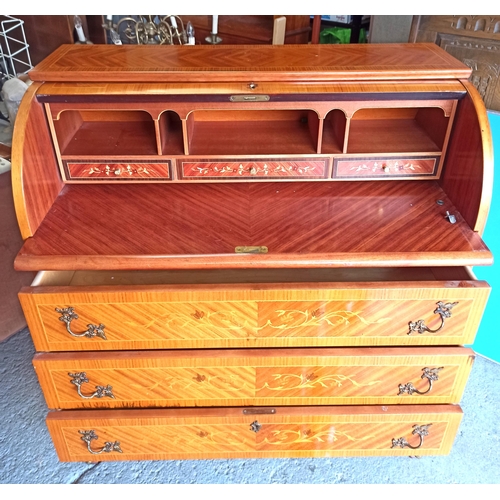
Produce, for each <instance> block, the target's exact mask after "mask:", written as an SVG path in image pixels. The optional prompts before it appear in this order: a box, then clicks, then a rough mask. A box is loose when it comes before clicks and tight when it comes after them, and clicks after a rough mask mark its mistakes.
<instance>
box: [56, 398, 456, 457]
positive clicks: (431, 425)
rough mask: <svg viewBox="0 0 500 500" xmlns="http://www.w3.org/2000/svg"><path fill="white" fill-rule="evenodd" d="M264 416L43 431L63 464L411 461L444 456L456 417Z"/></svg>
mask: <svg viewBox="0 0 500 500" xmlns="http://www.w3.org/2000/svg"><path fill="white" fill-rule="evenodd" d="M263 411H265V412H266V413H261V412H259V409H256V408H249V409H241V408H235V409H222V410H221V409H213V410H210V409H199V410H191V409H189V410H188V409H186V410H182V409H180V410H93V411H92V410H90V411H88V410H87V411H86V410H83V411H82V410H80V411H62V412H50V413H49V415H48V417H47V425H48V428H49V431H50V434H51V436H52V439H53V441H54V444H55V447H56V450H57V453H58V455H59V459H60V460H61V461H63V462H80V461H81V462H88V461H117V460H168V459H176V460H177V459H215V458H286V457H333V456H360V455H364V456H387V455H392V456H402V455H403V456H408V455H410V456H412V455H416V454H418V455H443V454H447V453H449V451H450V449H451V446H452V443H453V440H454V438H455V435H456V432H457V430H458V426H459V424H460V420H461V416H462V412H461V410H460V408H459V407H458V406H453V405H448V406H446V405H445V406H440V405H434V406H399V407H391V406H385V407H382V408H378V407H375V408H373V407H363V406H362V407H343V408H338V407H327V408H319V409H318V408H314V407H303V408H267V409H264V410H263ZM106 443H107V444H106ZM408 445H409V446H412V447H414V448H415V447H416V448H417V449H416V450H415V449H413V448H410V447H409V446H408Z"/></svg>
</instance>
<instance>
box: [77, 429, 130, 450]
mask: <svg viewBox="0 0 500 500" xmlns="http://www.w3.org/2000/svg"><path fill="white" fill-rule="evenodd" d="M78 432H79V433H80V434H82V437H81V439H82V441H85V442H86V443H87V449H88V450H89V452H90V453H92V455H100V454H101V453H110V452H112V451H118V452H119V453H123V451H122V450H121V448H120V442H119V441H115V442H114V443H111V442H109V441H107V442H106V443H104V446H103V447H102V448H101V449H100V450H93V449H92V448H91V447H90V444H91V442H92V441H94V440H96V439H99V436H97V435H96V433H95V431H94V430H90V431H78Z"/></svg>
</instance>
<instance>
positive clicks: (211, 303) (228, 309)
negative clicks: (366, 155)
mask: <svg viewBox="0 0 500 500" xmlns="http://www.w3.org/2000/svg"><path fill="white" fill-rule="evenodd" d="M294 273H296V274H297V275H298V276H297V277H299V276H300V275H301V274H302V279H306V280H307V278H309V279H311V278H313V277H315V276H317V275H318V274H324V275H325V276H324V278H323V279H325V278H328V273H327V272H326V274H325V270H318V272H316V273H312V272H311V271H307V270H302V273H301V272H300V271H294ZM308 273H309V274H308ZM125 274H126V273H125ZM193 274H195V275H196V273H193ZM347 274H349V273H347ZM362 275H363V273H358V274H357V276H358V277H361V276H362ZM420 275H421V273H420ZM238 276H240V283H237V282H234V281H233V283H227V284H222V283H218V280H217V277H216V276H212V278H209V279H208V280H206V279H205V280H204V281H205V284H168V285H167V284H164V285H158V284H156V285H148V284H143V285H140V284H136V285H134V284H129V285H125V284H124V283H127V282H128V283H133V281H130V280H132V279H133V278H132V276H131V277H130V278H129V279H127V278H126V277H122V278H121V279H120V277H119V276H117V277H116V282H117V284H116V286H110V285H102V286H95V285H91V283H92V281H89V282H88V283H89V284H88V285H87V284H86V280H85V278H83V279H82V281H80V286H57V285H56V286H40V285H38V286H34V287H31V288H30V287H28V288H24V289H23V290H22V291H21V293H20V294H19V298H20V300H21V304H22V306H23V310H24V313H25V315H26V319H27V321H28V325H29V327H30V331H31V334H32V337H33V340H34V342H35V345H36V347H37V350H39V351H47V350H53V351H64V350H113V349H169V348H176V349H178V348H217V347H219V348H229V347H299V346H347V345H368V346H369V345H423V344H426V343H427V344H438V345H439V344H448V345H449V344H455V345H456V344H462V343H472V341H473V339H474V336H475V333H476V329H477V327H478V325H479V321H480V319H481V315H482V312H483V310H484V307H485V304H486V300H487V298H488V295H489V287H488V285H487V284H486V283H484V282H481V281H474V280H460V279H459V280H458V281H437V280H434V281H401V279H402V278H403V277H404V276H405V273H402V274H400V279H399V280H396V281H386V280H383V276H379V277H378V279H379V280H380V281H372V282H369V281H367V282H344V283H342V282H326V283H325V282H314V281H305V282H303V283H293V282H290V281H289V280H291V279H293V277H294V275H293V274H291V275H290V276H289V277H288V278H287V279H288V282H286V281H283V283H279V282H276V280H279V279H280V274H279V273H274V274H273V273H270V276H268V277H267V279H268V280H272V279H273V277H274V279H275V282H274V283H259V282H255V281H254V282H252V278H251V277H249V276H248V273H247V275H246V276H245V273H241V274H239V273H236V274H235V276H233V280H238ZM282 276H283V274H281V279H283V277H282ZM413 276H414V277H415V275H414V274H413ZM333 277H335V276H333ZM366 277H367V278H369V277H371V278H372V279H373V278H376V274H375V275H374V273H372V272H370V270H367V273H366ZM257 278H259V275H257V276H256V277H254V278H253V280H255V279H257ZM202 279H203V277H202V276H200V277H198V280H202ZM344 279H345V278H344ZM427 279H429V278H427ZM193 280H194V281H195V282H196V277H193ZM94 282H95V281H94ZM113 282H114V278H113V274H111V279H108V280H107V281H106V282H105V283H113ZM97 283H98V282H97ZM120 283H123V284H120ZM144 283H147V280H146V281H145V282H144ZM440 301H442V302H444V303H455V302H458V303H457V304H456V305H455V306H453V308H452V309H451V310H450V317H449V318H446V319H445V321H444V324H443V327H442V328H441V329H440V330H439V331H438V332H436V333H430V332H427V333H425V334H417V333H412V334H410V329H409V323H410V322H415V321H417V320H424V321H425V324H426V325H427V326H428V328H430V329H432V330H436V328H438V327H439V326H440V325H441V323H442V322H441V316H440V315H439V314H437V313H435V311H436V309H437V303H438V302H440ZM68 307H72V308H74V312H75V313H76V314H77V315H78V319H75V320H74V321H72V322H71V329H72V331H73V332H74V333H77V334H81V333H83V332H85V331H86V330H87V325H89V324H93V325H99V324H104V325H105V332H106V333H105V334H106V337H107V340H103V339H102V338H100V337H93V338H89V337H85V336H84V337H74V336H71V335H70V334H69V333H68V332H67V330H66V326H65V323H64V322H63V321H61V320H60V319H59V318H60V317H61V316H62V314H61V313H59V312H57V311H56V309H63V308H68Z"/></svg>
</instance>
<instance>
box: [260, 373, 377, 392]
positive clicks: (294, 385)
mask: <svg viewBox="0 0 500 500" xmlns="http://www.w3.org/2000/svg"><path fill="white" fill-rule="evenodd" d="M272 379H273V380H272V381H271V382H265V384H264V385H263V386H262V387H261V388H260V389H259V390H263V389H268V390H270V391H286V390H290V389H314V388H316V387H318V386H319V387H323V388H331V387H342V384H343V383H344V382H347V383H350V384H352V385H353V386H355V387H369V386H372V385H377V384H380V382H381V381H380V380H373V381H371V382H366V383H360V382H356V380H355V379H354V377H349V376H347V375H342V374H340V373H333V374H328V375H324V376H317V375H315V374H314V373H309V374H300V375H299V374H294V373H274V374H273V375H272Z"/></svg>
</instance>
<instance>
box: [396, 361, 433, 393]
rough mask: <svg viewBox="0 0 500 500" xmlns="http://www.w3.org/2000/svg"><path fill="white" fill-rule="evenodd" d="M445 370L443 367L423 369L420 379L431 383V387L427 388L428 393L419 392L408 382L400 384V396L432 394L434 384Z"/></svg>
mask: <svg viewBox="0 0 500 500" xmlns="http://www.w3.org/2000/svg"><path fill="white" fill-rule="evenodd" d="M442 369H443V367H442V366H441V367H440V368H423V369H422V371H423V372H424V373H422V376H421V377H420V378H422V379H427V380H428V381H429V387H428V388H427V390H426V391H419V390H418V389H417V388H416V387H415V386H414V385H413V384H412V383H411V382H408V383H406V384H399V393H398V396H401V394H405V393H407V394H415V393H417V394H427V393H428V392H431V389H432V383H433V382H435V381H436V380H438V379H439V375H438V374H439V372H440V371H441V370H442Z"/></svg>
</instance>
